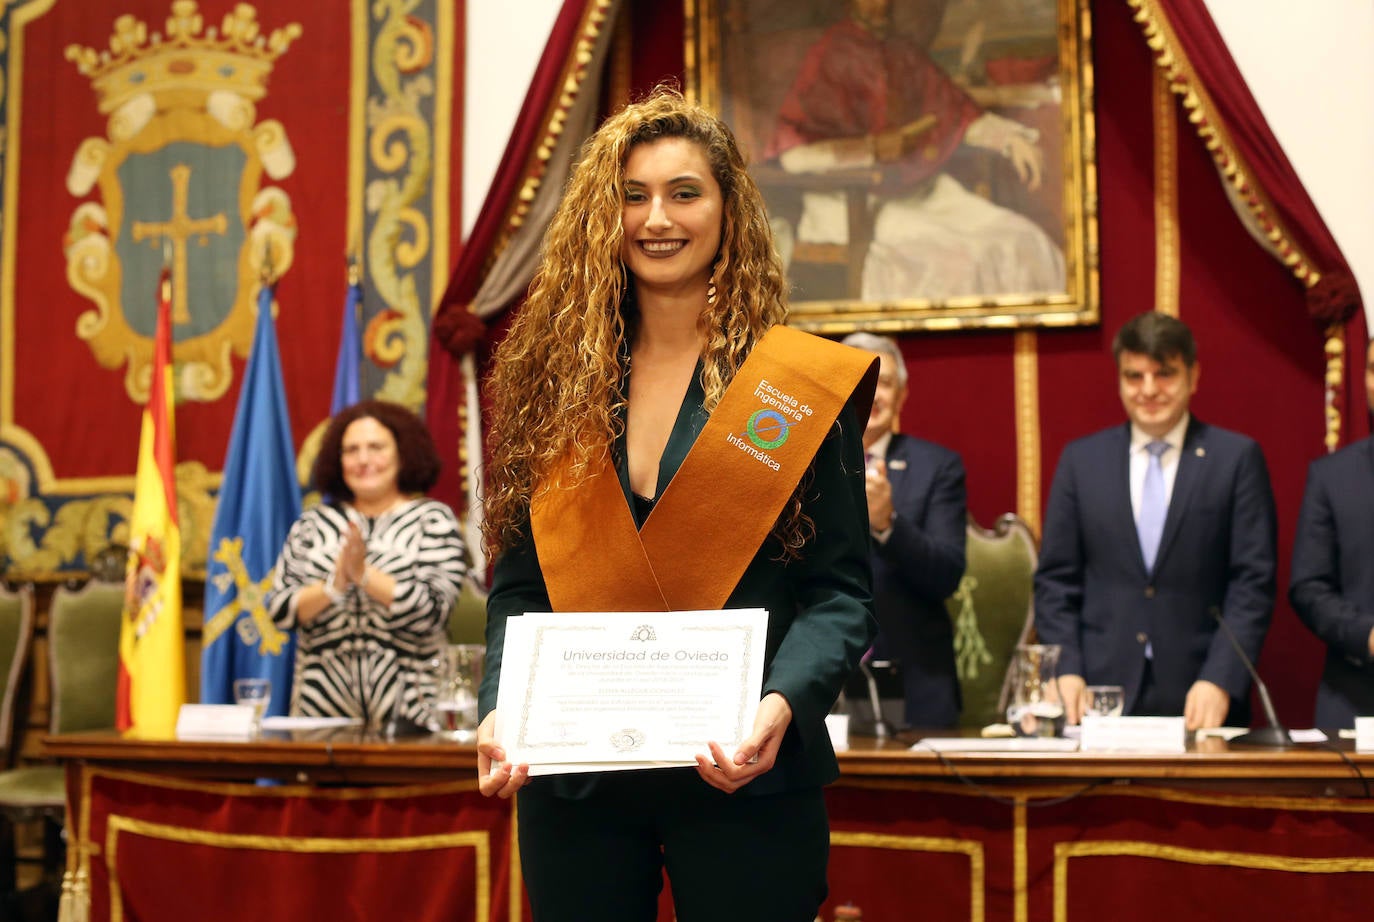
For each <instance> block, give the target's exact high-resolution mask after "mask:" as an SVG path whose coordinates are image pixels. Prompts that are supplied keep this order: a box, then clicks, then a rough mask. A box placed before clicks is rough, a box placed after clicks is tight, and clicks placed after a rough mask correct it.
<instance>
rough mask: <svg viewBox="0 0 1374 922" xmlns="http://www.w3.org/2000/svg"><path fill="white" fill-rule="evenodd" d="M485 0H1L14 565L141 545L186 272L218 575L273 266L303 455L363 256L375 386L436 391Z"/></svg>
mask: <svg viewBox="0 0 1374 922" xmlns="http://www.w3.org/2000/svg"><path fill="white" fill-rule="evenodd" d="M462 13H463V4H462V3H452V2H443V0H345V2H339V3H323V4H280V3H277V4H265V3H245V2H234V0H11V2H10V3H8V4H6V5H4V7H3V9H0V67H3V74H0V76H3V81H4V82H3V88H4V93H3V112H0V119H3V127H4V135H3V139H4V145H3V157H4V174H3V175H4V198H3V225H2V226H0V234H2V235H3V248H0V252H2V253H3V266H0V353H2V354H0V521H3V527H0V565H3V566H4V567H5V569H6V571H7V572H8V573H9V574H11V575H12V576H17V577H28V578H43V577H45V576H48V577H51V576H53V575H58V576H60V575H62V574H64V573H70V572H72V571H83V570H86V569H88V568H89V566H90V563H91V558H92V557H93V556H94V555H96V554H98V553H99V552H100V551H101V550H103V549H104V548H106V547H108V546H109V545H112V544H114V545H120V544H127V543H128V529H127V519H128V516H129V512H130V502H131V500H130V496H131V494H132V491H133V483H134V478H133V474H134V463H135V460H136V458H137V454H138V437H139V415H140V412H141V410H142V407H143V405H144V403H145V402H146V401H147V399H148V390H149V382H150V378H151V358H152V343H153V334H154V328H155V323H156V315H155V307H156V301H155V299H154V298H153V297H151V296H150V294H149V293H150V292H154V291H156V288H157V278H158V274H159V272H160V271H161V269H162V267H163V265H164V264H166V265H167V266H168V268H169V270H170V274H171V278H172V289H173V294H172V327H173V341H174V349H173V359H174V363H175V373H174V382H175V385H174V386H175V396H176V405H177V409H176V414H177V430H178V432H177V435H178V439H177V459H176V460H177V470H176V476H177V487H178V494H179V497H180V505H181V510H180V522H181V527H182V536H183V541H184V542H185V546H186V556H185V558H184V559H183V572H185V573H188V574H193V575H194V574H203V572H204V570H205V564H206V554H207V549H208V543H209V537H210V534H209V533H210V527H211V521H212V518H213V514H214V502H215V496H214V494H215V492H216V490H217V489H218V487H219V483H220V477H221V473H220V472H221V465H222V463H223V461H224V459H225V456H226V448H227V445H228V441H229V434H230V430H231V428H232V423H233V417H234V410H235V406H236V404H237V402H238V394H239V390H240V387H241V385H242V377H243V373H244V363H245V361H246V360H247V356H248V353H249V349H250V347H251V344H252V340H253V333H254V329H255V326H256V310H257V307H256V295H257V292H258V289H259V285H260V282H261V280H262V278H264V277H268V278H271V279H272V280H274V282H275V290H276V295H277V308H276V310H277V311H278V315H277V316H276V318H275V320H276V326H277V331H278V335H279V339H280V344H281V361H282V372H283V379H284V386H285V391H286V394H287V400H288V404H289V414H290V423H291V430H292V431H293V432H294V433H295V434H296V438H297V440H298V441H297V443H296V445H295V446H294V448H295V450H296V453H297V456H298V460H299V461H300V468H301V469H302V470H308V464H309V462H310V460H312V458H311V457H307V456H306V454H307V453H308V452H309V451H310V449H309V446H310V445H311V444H312V441H311V435H312V434H313V433H315V432H317V431H318V430H319V428H320V427H321V424H322V422H323V421H324V420H325V419H326V417H327V416H328V413H329V404H330V383H331V380H330V378H331V376H330V374H329V372H330V371H331V370H332V369H333V366H334V359H335V352H336V349H337V345H338V342H339V334H340V314H339V305H340V304H342V303H343V302H344V300H345V297H346V293H347V289H348V271H347V269H348V260H350V259H352V260H354V261H355V262H356V263H357V264H358V266H359V268H360V269H361V275H362V285H363V303H362V309H361V318H360V322H361V330H362V340H363V367H362V369H361V377H362V394H363V396H376V397H381V398H383V399H388V400H394V401H396V402H399V403H403V404H405V405H407V406H410V407H411V408H412V409H415V410H417V411H418V410H420V409H421V408H422V405H423V403H424V384H425V376H426V370H427V356H426V349H427V342H428V324H429V317H430V313H431V311H432V308H433V304H434V302H435V300H436V298H437V296H438V294H437V292H436V291H435V288H436V284H435V279H436V278H437V279H438V284H439V285H440V286H442V283H443V280H444V279H445V278H446V276H447V268H448V265H449V263H450V261H451V257H452V251H451V247H452V245H453V241H456V240H457V234H456V233H455V232H454V231H453V230H451V222H452V221H456V220H457V217H458V210H457V208H456V204H457V199H456V195H455V193H454V191H453V190H454V188H455V187H456V185H457V184H456V183H454V182H451V181H450V177H451V176H456V175H458V174H457V172H456V169H455V168H456V165H457V162H458V160H457V158H458V150H459V148H460V147H461V145H458V144H455V143H454V131H453V126H454V125H455V124H456V125H461V118H460V117H459V115H458V113H457V111H456V107H457V100H459V99H461V92H460V90H461V86H460V80H461V70H462V68H461V55H460V54H459V53H457V46H458V42H457V38H456V36H457V35H458V34H459V33H460V32H461V21H462Z"/></svg>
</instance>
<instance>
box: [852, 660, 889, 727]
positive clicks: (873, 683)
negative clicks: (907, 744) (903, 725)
mask: <svg viewBox="0 0 1374 922" xmlns="http://www.w3.org/2000/svg"><path fill="white" fill-rule="evenodd" d="M859 669H860V670H861V671H862V672H863V674H864V680H865V681H866V682H867V683H868V703H869V705H870V706H871V707H872V708H873V735H874V736H876V737H877V738H878V739H887V738H888V737H889V736H892V735H893V734H892V728H891V727H889V726H888V723H887V720H886V719H885V718H884V717H883V703H882V700H881V698H880V697H879V695H878V680H877V678H875V677H874V675H873V670H872V669H870V668H868V660H864V659H861V660H859Z"/></svg>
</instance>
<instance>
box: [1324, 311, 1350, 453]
mask: <svg viewBox="0 0 1374 922" xmlns="http://www.w3.org/2000/svg"><path fill="white" fill-rule="evenodd" d="M1323 347H1324V351H1325V352H1326V450H1327V452H1333V451H1335V450H1336V449H1337V448H1340V447H1341V414H1342V413H1344V412H1345V406H1344V404H1345V400H1344V399H1343V397H1344V388H1343V385H1344V383H1345V327H1344V326H1343V325H1342V324H1339V323H1333V324H1331V325H1330V326H1328V327H1327V328H1326V337H1325V340H1324V342H1323Z"/></svg>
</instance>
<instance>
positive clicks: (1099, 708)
mask: <svg viewBox="0 0 1374 922" xmlns="http://www.w3.org/2000/svg"><path fill="white" fill-rule="evenodd" d="M1087 691H1088V708H1087V710H1086V711H1084V713H1085V714H1092V715H1094V716H1096V717H1120V716H1121V711H1122V708H1124V707H1125V705H1126V693H1125V691H1124V690H1123V689H1122V688H1121V686H1120V685H1089V686H1088V689H1087Z"/></svg>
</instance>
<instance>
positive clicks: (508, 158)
mask: <svg viewBox="0 0 1374 922" xmlns="http://www.w3.org/2000/svg"><path fill="white" fill-rule="evenodd" d="M613 8H614V3H613V2H612V0H565V2H564V3H563V7H562V9H561V10H560V11H559V13H558V17H557V19H556V20H555V21H554V25H553V30H552V31H551V33H550V35H549V40H548V43H547V44H546V45H545V48H544V53H543V55H541V56H540V59H539V63H538V65H537V66H536V69H535V72H534V76H533V78H532V79H531V81H530V87H529V90H528V92H527V93H526V94H525V100H524V103H523V105H522V106H521V108H520V113H519V115H518V116H517V118H516V122H515V127H514V129H513V130H512V131H511V136H510V140H509V141H508V142H507V143H506V148H505V152H504V153H503V154H502V157H501V165H500V167H499V168H498V169H497V172H496V175H495V176H494V177H493V179H492V183H491V187H490V189H489V190H488V192H487V196H486V198H485V200H484V201H483V204H482V210H481V211H480V212H479V214H478V217H477V221H476V223H475V224H474V226H473V229H472V233H471V234H470V235H469V237H468V239H467V241H466V242H465V244H464V246H463V251H462V253H461V255H460V256H459V259H458V264H457V266H456V267H455V268H454V270H453V274H452V275H451V276H450V278H449V282H448V287H447V288H446V289H445V291H444V295H443V298H442V299H441V301H440V303H439V306H438V308H437V309H436V311H435V315H434V323H433V325H432V328H431V329H432V336H431V345H430V352H429V355H430V365H429V382H428V402H427V414H428V423H429V426H430V431H431V433H433V435H434V438H435V440H436V442H437V443H438V444H439V445H441V446H449V445H458V444H460V442H461V440H462V437H463V434H464V428H465V425H466V423H465V421H464V420H461V419H460V418H459V415H458V413H457V412H455V411H456V409H457V408H459V407H463V406H465V405H466V403H467V400H466V392H467V382H466V381H465V378H464V375H465V373H464V370H463V361H462V360H463V357H464V356H467V355H470V354H472V353H474V352H475V351H476V350H477V347H478V346H479V345H480V344H481V342H482V341H483V339H484V337H486V335H487V319H484V318H481V317H478V316H477V315H476V314H474V313H473V312H472V311H471V310H470V305H471V302H472V300H473V298H474V297H475V296H476V295H477V292H478V290H479V289H480V288H481V286H482V282H483V280H484V279H485V278H486V275H487V273H488V272H489V271H490V269H491V265H492V263H493V261H494V260H495V259H496V258H497V257H498V256H499V255H500V252H501V249H502V247H503V246H504V245H505V244H506V243H507V242H508V241H509V239H510V235H511V234H512V233H514V232H515V230H516V229H517V228H518V227H519V226H520V223H521V217H520V206H521V203H522V198H521V196H522V195H524V196H528V195H529V194H530V192H529V188H530V186H531V184H532V183H537V182H538V181H539V180H540V179H542V178H543V176H544V174H545V172H546V171H547V170H548V169H549V167H550V164H549V161H548V158H547V151H545V152H544V153H545V157H543V158H541V157H540V146H541V145H542V144H544V143H545V141H546V138H547V137H548V134H549V129H550V119H551V117H552V116H553V114H554V113H555V112H556V111H566V109H567V108H568V106H569V102H568V97H569V96H570V95H571V94H573V93H576V92H580V91H582V90H583V87H582V85H581V80H580V77H581V76H582V74H581V70H580V69H579V62H578V61H577V60H575V56H576V55H577V53H578V50H579V39H581V38H582V37H583V36H584V34H585V33H586V31H587V28H588V25H589V21H590V19H591V18H592V17H599V18H604V17H605V16H607V14H608V12H609V11H611V10H612V9H613ZM593 25H595V24H594V23H593ZM602 27H603V28H604V27H605V26H604V25H603V26H602ZM558 176H559V178H561V174H558ZM539 191H540V193H542V194H547V193H548V190H544V189H540V190H539ZM554 191H555V194H556V192H557V190H554ZM475 369H476V365H475V363H473V362H471V361H469V370H468V372H467V374H469V375H471V374H474V373H476V372H475ZM478 425H480V424H478ZM477 460H479V459H474V458H469V459H467V465H468V467H469V468H471V467H472V466H473V464H474V462H475V461H477ZM432 492H433V493H434V495H436V496H438V497H440V498H442V499H444V500H445V501H447V502H448V503H450V504H451V505H452V506H453V507H454V508H455V509H459V508H462V507H463V506H465V505H466V502H465V499H464V496H463V489H462V484H461V481H460V478H459V472H458V471H457V470H455V468H454V466H453V465H448V466H446V468H445V471H444V472H443V473H442V474H441V478H440V481H439V483H438V485H437V486H436V487H435V489H434V491H432Z"/></svg>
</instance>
